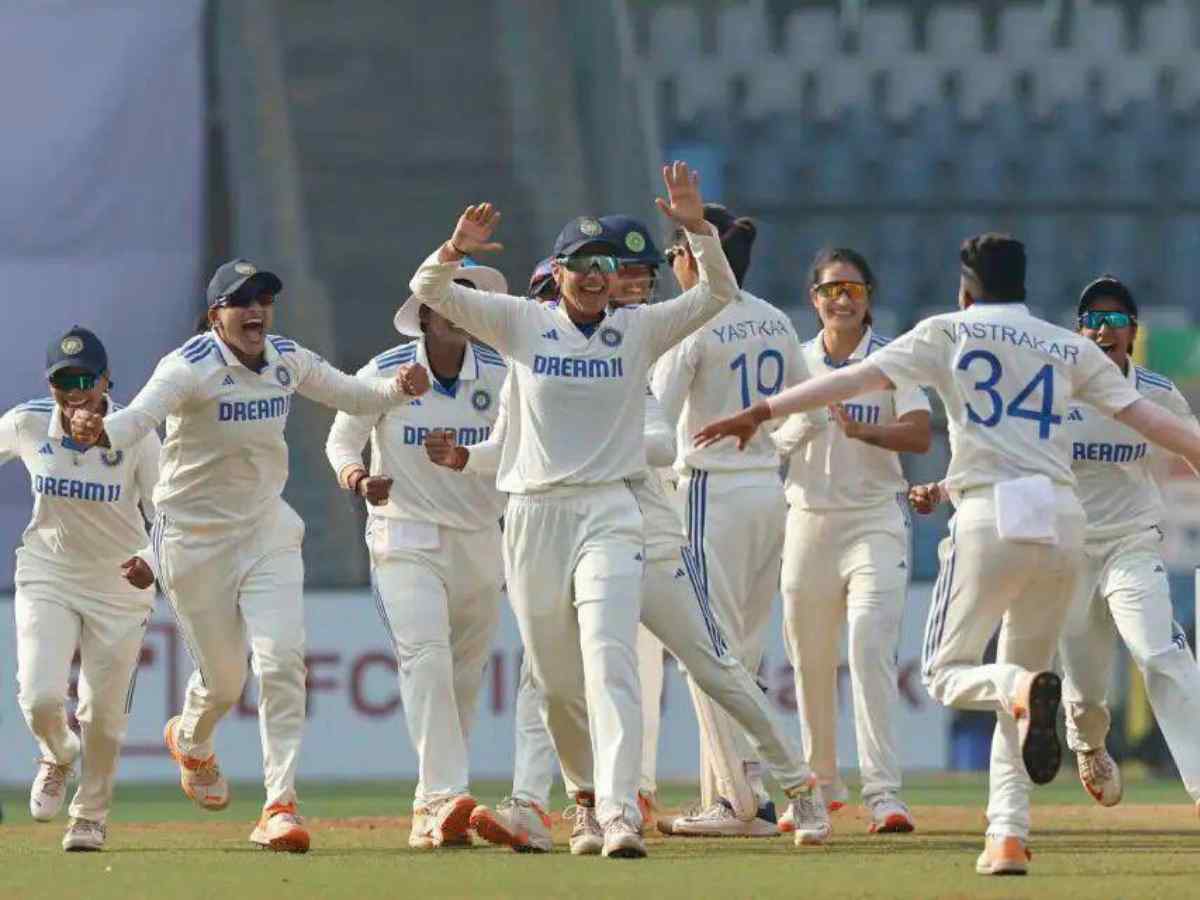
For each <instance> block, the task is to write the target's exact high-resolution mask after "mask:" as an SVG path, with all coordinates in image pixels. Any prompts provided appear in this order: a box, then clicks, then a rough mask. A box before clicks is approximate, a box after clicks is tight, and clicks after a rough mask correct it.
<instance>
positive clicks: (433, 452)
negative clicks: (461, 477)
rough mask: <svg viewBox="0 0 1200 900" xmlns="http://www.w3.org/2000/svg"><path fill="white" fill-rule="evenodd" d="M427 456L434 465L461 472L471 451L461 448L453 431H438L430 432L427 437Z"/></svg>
mask: <svg viewBox="0 0 1200 900" xmlns="http://www.w3.org/2000/svg"><path fill="white" fill-rule="evenodd" d="M425 455H426V456H428V457H429V461H430V462H431V463H433V464H434V465H438V466H445V467H446V468H447V469H454V470H455V471H458V472H461V471H462V469H463V467H464V466H465V465H466V464H467V460H468V459H469V458H470V456H471V451H470V450H468V449H467V448H466V447H461V446H459V444H458V441H457V440H456V439H455V437H454V432H453V431H446V430H438V431H431V432H429V434H428V435H427V436H426V437H425Z"/></svg>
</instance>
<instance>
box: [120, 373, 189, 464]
mask: <svg viewBox="0 0 1200 900" xmlns="http://www.w3.org/2000/svg"><path fill="white" fill-rule="evenodd" d="M198 383H199V375H198V374H197V371H196V368H195V366H193V365H192V364H191V363H189V362H188V361H187V360H186V359H184V358H183V356H181V355H180V354H179V353H177V352H176V353H171V354H169V355H168V356H164V357H163V358H162V359H161V360H160V361H159V363H158V366H157V367H156V368H155V369H154V374H153V375H151V376H150V380H149V381H147V382H146V384H145V386H144V387H143V388H142V389H141V390H140V391H138V395H137V396H136V397H134V398H133V401H132V402H131V403H130V404H129V405H128V406H126V407H125V408H124V409H120V410H117V411H116V412H113V413H110V414H109V415H107V416H105V417H104V432H105V434H107V435H108V442H109V445H110V446H111V447H112V448H113V449H114V450H128V449H129V448H131V447H133V446H134V445H135V444H137V442H138V441H140V440H142V438H144V437H145V436H146V435H148V434H149V433H150V432H152V431H154V429H156V428H158V427H159V426H160V425H162V424H163V422H165V421H166V420H167V417H168V416H170V415H173V414H174V413H177V412H178V411H179V409H180V408H181V407H182V406H183V405H184V404H185V403H186V402H187V401H188V400H189V399H191V397H192V395H193V394H194V393H195V390H196V386H197V384H198Z"/></svg>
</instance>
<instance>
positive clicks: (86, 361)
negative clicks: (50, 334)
mask: <svg viewBox="0 0 1200 900" xmlns="http://www.w3.org/2000/svg"><path fill="white" fill-rule="evenodd" d="M63 369H83V371H85V372H90V373H91V374H92V375H95V376H96V377H99V376H101V375H103V374H104V373H105V372H107V371H108V353H107V351H105V349H104V344H103V343H101V341H100V338H98V337H96V335H95V334H94V333H93V332H91V331H88V329H86V328H83V327H81V326H79V325H76V326H75V327H74V328H72V329H71V330H70V331H68V332H67V333H66V334H64V335H63V336H62V337H58V338H55V339H54V340H53V341H51V342H50V346H49V347H47V348H46V377H47V378H50V377H52V376H53V375H54V373H55V372H61V371H62V370H63Z"/></svg>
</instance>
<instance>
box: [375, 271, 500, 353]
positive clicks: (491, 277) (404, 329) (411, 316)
mask: <svg viewBox="0 0 1200 900" xmlns="http://www.w3.org/2000/svg"><path fill="white" fill-rule="evenodd" d="M454 283H455V284H461V285H462V286H463V287H469V288H474V289H475V290H477V291H486V292H487V293H489V294H507V293H508V279H506V278H505V277H504V273H502V272H500V271H499V270H497V269H493V268H491V267H490V266H477V265H475V263H474V261H473V260H471V259H464V260H463V262H462V265H460V266H459V267H458V268H457V269H455V270H454ZM421 305H422V304H421V301H420V300H418V299H417V297H416V295H415V294H413V295H411V296H410V297H409V298H408V299H407V300H405V301H404V304H403V305H402V306H401V307H400V309H399V310H398V311H397V312H396V317H395V318H394V319H393V320H392V324H394V325H395V326H396V330H397V331H398V332H400V333H401V334H405V335H408V336H409V337H420V336H421V335H422V334H424V332H423V331H421Z"/></svg>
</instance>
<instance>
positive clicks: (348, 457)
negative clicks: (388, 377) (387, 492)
mask: <svg viewBox="0 0 1200 900" xmlns="http://www.w3.org/2000/svg"><path fill="white" fill-rule="evenodd" d="M374 373H375V366H374V364H373V363H372V364H369V365H367V366H366V367H364V368H363V369H361V370H360V371H359V373H358V375H357V376H356V377H357V378H359V379H360V380H362V381H364V382H369V381H378V380H381V379H379V378H372V377H371V376H372V375H373V374H374ZM381 418H383V414H382V413H363V414H362V415H357V416H356V415H352V414H350V413H347V412H339V413H338V414H337V415H336V416H334V418H333V425H332V426H330V428H329V437H327V438H326V439H325V457H326V459H328V460H329V465H330V466H332V467H333V474H334V475H336V476H337V480H338V484H340V485H341V486H342V487H344V488H346V489H347V490H349V488H350V483H349V481H348V480H347V476H349V475H351V474H353V473H356V472H362V473H363V474H364V475H365V474H366V471H367V469H366V466H364V465H363V448H365V447H366V446H367V441H368V440H370V438H371V432H372V431H373V430H374V428H375V426H376V425H377V424H379V420H380V419H381Z"/></svg>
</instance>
